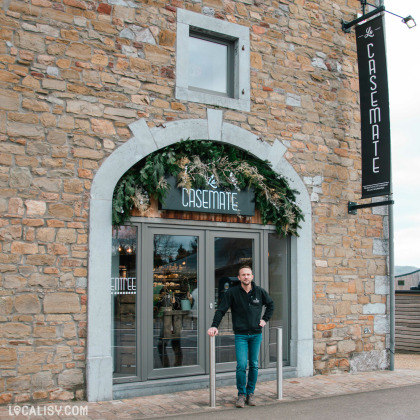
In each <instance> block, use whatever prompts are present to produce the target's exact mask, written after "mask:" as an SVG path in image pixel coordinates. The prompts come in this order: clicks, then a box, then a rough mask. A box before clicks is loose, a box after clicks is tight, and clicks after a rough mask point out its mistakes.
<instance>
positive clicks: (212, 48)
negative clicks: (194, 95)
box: [189, 37, 228, 95]
mask: <svg viewBox="0 0 420 420" xmlns="http://www.w3.org/2000/svg"><path fill="white" fill-rule="evenodd" d="M189 85H190V86H191V87H196V88H200V89H205V90H212V91H215V92H219V93H224V94H226V95H227V94H228V46H227V45H225V44H219V43H216V42H212V41H208V40H204V39H200V38H195V37H190V38H189Z"/></svg>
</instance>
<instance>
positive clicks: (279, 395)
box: [277, 328, 283, 400]
mask: <svg viewBox="0 0 420 420" xmlns="http://www.w3.org/2000/svg"><path fill="white" fill-rule="evenodd" d="M277 399H278V400H282V399H283V329H282V328H277Z"/></svg>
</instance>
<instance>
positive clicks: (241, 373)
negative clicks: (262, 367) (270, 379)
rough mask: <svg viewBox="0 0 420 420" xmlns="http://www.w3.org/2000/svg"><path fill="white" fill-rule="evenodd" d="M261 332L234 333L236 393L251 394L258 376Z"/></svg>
mask: <svg viewBox="0 0 420 420" xmlns="http://www.w3.org/2000/svg"><path fill="white" fill-rule="evenodd" d="M261 341H262V334H251V335H243V334H235V350H236V387H237V388H238V395H241V394H243V395H249V394H253V393H254V390H255V384H256V383H257V378H258V356H259V354H260V346H261ZM248 359H249V372H248V383H247V380H246V366H247V364H248Z"/></svg>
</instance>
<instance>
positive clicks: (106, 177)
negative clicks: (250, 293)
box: [86, 109, 313, 401]
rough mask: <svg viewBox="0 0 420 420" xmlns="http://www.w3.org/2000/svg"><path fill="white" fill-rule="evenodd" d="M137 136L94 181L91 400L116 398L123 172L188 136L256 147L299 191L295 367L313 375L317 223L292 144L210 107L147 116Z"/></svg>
mask: <svg viewBox="0 0 420 420" xmlns="http://www.w3.org/2000/svg"><path fill="white" fill-rule="evenodd" d="M130 129H131V131H132V133H133V137H132V138H131V139H129V140H128V141H127V142H126V143H125V144H124V145H122V146H121V147H119V148H118V149H117V150H115V151H114V152H113V153H112V154H111V155H110V156H109V157H108V158H107V159H106V160H105V162H104V163H103V164H102V165H101V167H100V168H99V170H98V172H97V173H96V175H95V178H94V180H93V182H92V189H91V196H90V214H89V261H88V263H89V274H88V335H87V368H86V380H87V399H88V401H103V400H111V399H112V388H113V387H112V356H111V342H112V341H111V294H110V291H109V288H108V287H107V286H106V285H108V284H109V279H110V278H111V258H110V257H111V245H112V240H111V238H112V211H111V209H112V195H113V192H114V188H115V185H116V184H117V182H118V180H119V179H120V178H121V176H122V175H123V174H124V173H125V172H126V171H127V170H128V169H129V168H131V167H132V166H133V165H134V164H135V163H137V162H138V161H140V160H141V159H143V158H144V157H145V156H147V155H148V154H150V153H152V152H154V151H156V150H158V149H161V148H163V147H165V146H168V145H170V144H173V143H175V142H178V141H180V140H182V139H187V138H190V139H200V140H206V139H208V140H215V141H221V142H225V143H229V144H232V145H234V146H237V147H239V148H242V149H245V150H248V151H250V152H251V153H252V154H253V155H255V156H256V157H258V158H260V159H262V160H268V161H269V162H271V164H272V166H273V168H274V170H276V171H277V172H278V173H279V174H281V175H283V176H285V177H286V178H287V179H288V181H289V184H290V186H291V187H292V188H293V189H295V190H297V191H298V192H299V195H298V196H297V203H298V205H299V206H300V208H301V209H302V211H303V214H304V216H305V221H304V222H302V223H301V226H302V228H301V230H300V231H299V234H300V236H299V237H293V238H292V255H291V262H292V264H291V276H292V305H291V307H292V314H291V315H292V316H291V318H292V331H291V333H292V335H291V354H292V360H291V362H292V365H294V366H296V369H297V375H298V376H310V375H312V374H313V339H312V222H311V203H310V199H309V194H308V191H307V189H306V187H305V185H304V183H303V182H302V180H301V179H300V177H299V175H298V174H297V172H296V171H295V170H294V169H293V167H292V166H291V165H290V164H289V163H288V162H287V160H286V159H285V158H284V156H283V155H284V153H285V151H286V147H285V146H284V145H283V144H282V143H280V142H279V141H275V142H274V144H273V145H269V144H268V143H266V142H261V141H260V140H259V139H258V138H257V136H256V135H254V134H252V133H250V132H249V131H246V130H244V129H242V128H240V127H237V126H235V125H232V124H229V123H225V122H224V121H223V111H220V110H212V109H209V110H208V111H207V119H192V120H179V121H173V122H169V123H165V124H164V125H161V126H159V127H154V128H151V129H150V128H149V127H148V126H147V124H146V121H145V120H139V121H136V122H134V123H132V124H130Z"/></svg>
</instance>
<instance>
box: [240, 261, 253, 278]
mask: <svg viewBox="0 0 420 420" xmlns="http://www.w3.org/2000/svg"><path fill="white" fill-rule="evenodd" d="M243 268H249V269H250V270H251V271H252V267H251V266H250V265H249V264H243V265H241V266H240V267H239V268H238V276H239V272H240V271H241V270H242V269H243Z"/></svg>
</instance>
